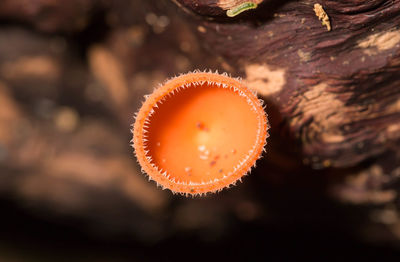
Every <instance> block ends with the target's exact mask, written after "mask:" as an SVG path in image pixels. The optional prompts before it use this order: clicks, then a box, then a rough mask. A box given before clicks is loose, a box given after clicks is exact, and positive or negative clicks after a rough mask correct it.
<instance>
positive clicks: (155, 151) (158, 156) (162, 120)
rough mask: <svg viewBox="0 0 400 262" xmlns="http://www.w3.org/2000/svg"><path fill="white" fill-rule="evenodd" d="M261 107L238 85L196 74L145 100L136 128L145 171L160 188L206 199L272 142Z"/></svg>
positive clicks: (236, 81) (136, 144) (230, 80)
mask: <svg viewBox="0 0 400 262" xmlns="http://www.w3.org/2000/svg"><path fill="white" fill-rule="evenodd" d="M267 130H268V122H267V115H266V113H265V111H264V108H263V103H262V101H261V100H259V99H258V98H257V96H256V95H255V94H254V93H253V92H252V91H251V90H249V89H248V88H247V87H246V86H245V85H244V84H243V83H242V82H241V81H240V80H239V79H235V78H231V77H229V76H228V75H226V74H223V75H220V74H217V73H206V72H194V73H188V74H184V75H181V76H178V77H175V78H172V79H170V80H168V81H167V82H166V83H165V84H163V85H161V86H160V87H159V88H157V89H155V90H154V92H153V93H152V94H151V95H149V96H147V99H146V101H145V102H144V103H143V105H142V107H141V108H140V110H139V112H138V113H137V116H136V120H135V123H134V126H133V146H134V149H135V153H136V157H137V159H138V161H139V164H140V165H141V167H142V170H143V171H144V172H145V173H147V174H148V176H149V178H150V179H152V180H154V181H156V182H157V184H158V185H160V186H161V187H162V188H167V189H170V190H171V191H172V192H174V193H181V194H185V195H195V194H205V193H208V192H215V191H219V190H222V189H223V188H225V187H229V186H230V185H233V184H235V183H236V182H237V181H238V180H240V179H241V177H242V176H243V175H245V174H247V173H248V172H249V171H250V169H251V167H252V166H254V165H255V162H256V160H257V159H258V158H259V157H260V156H261V154H262V151H263V149H264V146H265V143H266V138H267V137H268V132H267Z"/></svg>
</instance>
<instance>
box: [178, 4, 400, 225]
mask: <svg viewBox="0 0 400 262" xmlns="http://www.w3.org/2000/svg"><path fill="white" fill-rule="evenodd" d="M175 2H178V6H180V7H181V8H182V9H183V10H184V11H185V14H186V15H185V16H186V17H187V18H188V19H190V20H191V21H192V23H193V24H194V28H196V29H197V31H198V35H199V37H200V39H201V41H203V42H204V44H205V45H206V46H207V47H208V49H209V50H210V52H212V53H213V54H214V55H216V56H218V57H219V56H221V57H223V58H224V59H225V61H227V63H228V64H229V65H230V66H231V67H229V69H231V70H232V71H233V72H236V73H237V74H241V75H242V76H243V78H244V80H245V81H246V82H247V83H248V86H249V87H251V88H254V89H256V90H257V91H258V92H259V94H260V95H261V96H263V97H264V98H265V100H266V101H267V105H268V108H267V111H268V113H269V115H270V120H271V121H272V125H273V126H272V129H271V130H272V132H273V134H272V136H271V140H273V139H275V140H280V141H281V142H280V143H282V147H283V148H284V147H285V143H286V146H287V144H290V145H291V147H292V150H290V149H288V148H286V149H284V151H286V153H284V155H285V156H286V157H289V155H290V154H288V150H289V151H294V155H295V156H297V157H299V158H301V159H302V162H303V164H305V165H309V166H311V167H312V168H313V169H328V170H329V173H331V174H332V175H336V176H341V175H344V176H345V177H346V176H347V177H346V178H345V179H344V180H342V181H341V182H339V183H338V184H334V185H333V184H332V185H331V186H329V187H330V189H329V191H330V192H331V193H332V194H333V195H334V196H335V197H337V198H339V199H341V200H343V201H345V202H351V203H353V204H377V205H381V207H383V209H382V210H386V209H387V208H388V209H390V210H392V211H393V208H394V210H397V209H398V208H399V205H398V201H397V200H398V199H399V196H398V192H399V190H400V188H399V186H398V185H399V174H400V173H399V170H400V27H399V25H400V15H399V13H400V1H379V0H378V1H377V0H373V1H372V0H371V1H357V0H354V1H318V2H315V1H263V3H261V4H260V5H259V6H258V8H257V9H255V10H249V11H246V12H244V13H242V14H240V15H238V16H236V17H234V18H230V17H227V16H226V13H225V10H226V9H228V8H224V7H221V4H222V3H224V2H225V1H215V0H209V1H207V0H204V1H190V0H177V1H175ZM238 2H240V1H230V3H231V5H232V6H235V5H236V3H238ZM316 3H319V4H320V5H321V6H322V8H323V10H324V11H325V12H326V14H327V15H328V17H329V23H330V24H329V25H330V26H331V31H328V30H327V29H328V27H327V26H326V25H323V24H322V23H321V21H320V20H319V19H318V16H317V15H318V13H316V12H315V10H314V5H315V4H316ZM274 150H276V148H272V151H274ZM285 159H286V160H284V161H288V158H285ZM284 161H283V162H284ZM353 168H357V170H358V171H355V170H354V169H353ZM392 211H389V213H390V212H392ZM382 212H384V211H382ZM393 212H394V213H395V214H397V213H396V212H397V211H393ZM395 217H397V215H395ZM381 219H382V218H381ZM394 221H396V222H394ZM389 224H391V225H392V224H394V225H396V226H393V227H392V228H398V227H399V225H400V223H399V220H398V219H397V218H395V219H393V220H391V222H390V223H389ZM395 231H397V229H395Z"/></svg>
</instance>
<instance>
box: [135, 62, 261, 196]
mask: <svg viewBox="0 0 400 262" xmlns="http://www.w3.org/2000/svg"><path fill="white" fill-rule="evenodd" d="M205 83H207V84H209V85H215V86H217V87H218V88H229V89H230V90H232V91H233V92H235V93H237V94H238V95H240V96H243V97H245V98H246V101H247V103H248V104H249V105H250V106H251V107H252V108H251V110H252V111H254V112H255V113H256V117H257V120H258V128H257V136H256V140H255V141H254V144H253V147H252V148H251V149H249V151H248V152H247V154H246V155H245V156H244V157H243V158H242V160H240V161H239V163H238V164H237V166H236V167H233V171H230V172H229V173H228V174H226V175H224V176H223V177H222V178H219V179H218V178H215V179H213V180H210V181H207V182H201V183H198V182H189V183H187V182H181V181H176V180H175V178H173V177H172V178H171V176H170V174H168V172H167V171H163V172H161V171H162V170H160V169H159V168H158V167H157V165H156V164H154V163H152V157H151V156H149V155H148V153H149V150H147V149H146V146H145V143H146V142H147V139H146V137H147V135H146V133H147V132H148V130H146V128H148V127H149V126H148V125H149V124H150V123H149V118H150V117H151V116H152V114H153V113H154V112H155V109H154V108H158V104H159V103H160V104H162V101H163V100H165V99H166V98H167V96H170V95H171V94H172V95H175V93H176V92H179V91H180V90H181V89H185V88H191V87H193V86H201V85H203V84H205ZM145 98H146V100H145V101H144V102H143V103H142V106H141V107H140V109H139V111H138V112H137V113H136V114H135V122H134V124H133V125H132V127H133V129H132V133H133V138H132V141H131V143H132V147H133V148H134V152H135V156H136V159H137V161H138V163H139V164H140V166H141V169H142V173H144V174H146V175H147V176H148V179H149V181H150V180H153V181H155V182H156V183H157V186H160V187H161V188H162V189H163V190H165V189H169V190H170V191H171V192H172V193H173V194H176V193H178V194H182V195H185V196H189V195H191V196H195V195H203V194H204V195H205V194H207V193H215V192H220V191H222V190H223V189H225V188H230V187H231V186H234V185H236V183H237V182H238V181H240V182H241V178H242V177H243V176H245V175H247V174H249V172H250V171H251V168H252V167H255V166H256V161H257V160H258V159H259V158H260V157H262V153H263V152H265V151H266V150H265V145H266V143H267V141H266V140H267V138H268V137H269V134H268V129H269V123H268V119H267V113H266V112H265V105H264V101H263V100H261V99H258V98H257V94H256V92H255V91H252V90H250V89H249V88H247V87H246V86H245V85H244V84H243V83H242V81H241V79H240V78H232V77H230V76H229V75H228V74H227V73H222V74H219V73H218V71H216V72H215V73H214V72H212V71H208V72H206V71H204V72H201V71H199V70H195V71H193V72H189V73H187V74H180V75H179V76H176V77H173V78H171V79H168V80H166V81H165V82H164V83H163V84H160V85H159V86H158V87H157V88H155V89H154V90H153V93H152V94H150V95H145Z"/></svg>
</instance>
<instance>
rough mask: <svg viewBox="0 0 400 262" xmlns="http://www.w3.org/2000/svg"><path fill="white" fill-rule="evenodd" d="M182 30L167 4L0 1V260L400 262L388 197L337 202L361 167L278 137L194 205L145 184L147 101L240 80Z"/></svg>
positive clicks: (192, 31)
mask: <svg viewBox="0 0 400 262" xmlns="http://www.w3.org/2000/svg"><path fill="white" fill-rule="evenodd" d="M187 21H190V19H189V20H188V18H187V17H185V13H184V12H183V11H181V10H180V9H179V8H178V7H177V6H176V5H175V4H174V3H173V2H172V1H167V0H163V1H156V0H152V1H148V0H116V1H111V0H69V1H63V0H1V1H0V208H1V213H0V216H1V220H0V221H1V223H0V261H1V262H14V261H89V262H90V261H172V260H191V261H200V260H203V261H204V260H205V259H207V260H210V261H214V260H222V261H228V260H231V261H236V260H239V261H260V260H271V261H282V260H290V261H300V260H304V259H307V260H312V259H315V260H319V261H321V260H323V261H336V260H339V259H340V260H341V261H343V260H355V259H357V260H360V261H362V260H365V261H378V260H379V261H382V260H387V261H398V258H399V255H400V252H399V251H400V249H399V248H400V245H399V244H400V241H399V239H400V225H399V224H398V223H397V224H395V222H394V221H398V220H397V213H396V212H397V211H395V207H392V206H386V207H385V208H384V209H382V208H380V209H379V210H378V209H376V210H375V209H374V208H375V206H378V205H379V204H380V203H382V202H384V201H385V199H392V198H393V192H392V191H382V192H380V193H379V194H375V195H373V196H372V197H374V198H373V200H374V201H372V202H373V203H372V204H371V201H369V202H368V203H367V204H365V205H363V204H362V205H359V204H360V203H363V199H365V197H366V196H365V194H366V193H365V192H356V193H355V195H354V196H353V197H352V198H351V199H353V200H354V201H353V202H355V203H356V204H357V205H355V204H354V203H348V202H341V201H340V200H338V199H337V198H333V197H332V194H331V189H332V185H335V183H338V181H340V182H342V181H343V180H344V179H345V177H344V176H343V175H340V174H344V173H349V172H351V173H357V172H361V171H359V170H361V168H360V169H357V168H354V169H349V170H339V171H338V170H331V169H325V170H313V169H311V168H308V167H306V166H304V165H303V164H302V161H301V160H300V159H301V157H297V156H296V154H295V153H293V152H292V150H291V147H292V145H290V142H288V141H280V140H279V139H274V137H276V136H277V135H276V134H275V133H274V130H273V128H272V131H271V132H272V133H271V137H270V138H269V140H268V145H267V152H268V153H266V154H265V155H264V158H263V159H262V160H260V161H259V162H258V166H257V168H256V169H255V170H254V171H253V172H252V173H251V175H249V176H247V177H245V178H244V180H243V183H240V184H238V185H237V186H236V187H234V188H231V189H228V190H224V191H223V192H221V193H218V194H212V195H208V196H206V197H203V198H200V197H196V198H185V197H183V196H179V195H173V194H171V192H169V191H162V190H161V189H160V188H157V187H156V185H155V183H154V182H148V181H147V179H146V177H145V176H144V175H143V174H141V173H140V168H139V167H138V165H137V162H136V159H135V157H134V156H133V152H132V148H131V146H130V140H131V133H130V126H131V124H132V122H133V114H134V112H136V111H137V110H138V108H139V106H140V105H141V102H142V101H143V96H144V95H145V94H148V93H150V92H151V91H152V90H153V88H154V87H156V86H157V84H158V83H160V82H163V81H164V80H165V79H167V78H169V77H172V76H174V75H177V74H179V73H182V72H188V71H191V70H194V69H201V70H203V69H212V70H219V71H227V72H234V71H235V70H234V69H233V68H231V67H230V66H229V65H228V64H227V63H226V62H225V61H224V60H223V59H222V58H221V57H215V56H214V55H213V54H212V52H210V49H207V48H204V46H203V45H202V43H201V39H199V38H198V36H197V35H196V33H197V31H199V29H198V28H196V27H195V26H193V25H191V24H190V23H188V22H187ZM200 31H201V30H200ZM268 113H270V112H268ZM366 165H368V163H366ZM373 168H374V167H373V166H372V168H371V169H369V172H378V173H379V170H378V171H377V170H374V169H373ZM357 183H365V181H363V180H362V179H361V180H357V181H350V188H351V189H354V188H357ZM333 188H334V187H333ZM344 193H348V194H353V193H351V192H350V191H344ZM367 193H368V192H367ZM363 194H364V195H363ZM363 197H364V198H363ZM367 197H371V196H370V195H368V196H367ZM262 258H264V259H262Z"/></svg>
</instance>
